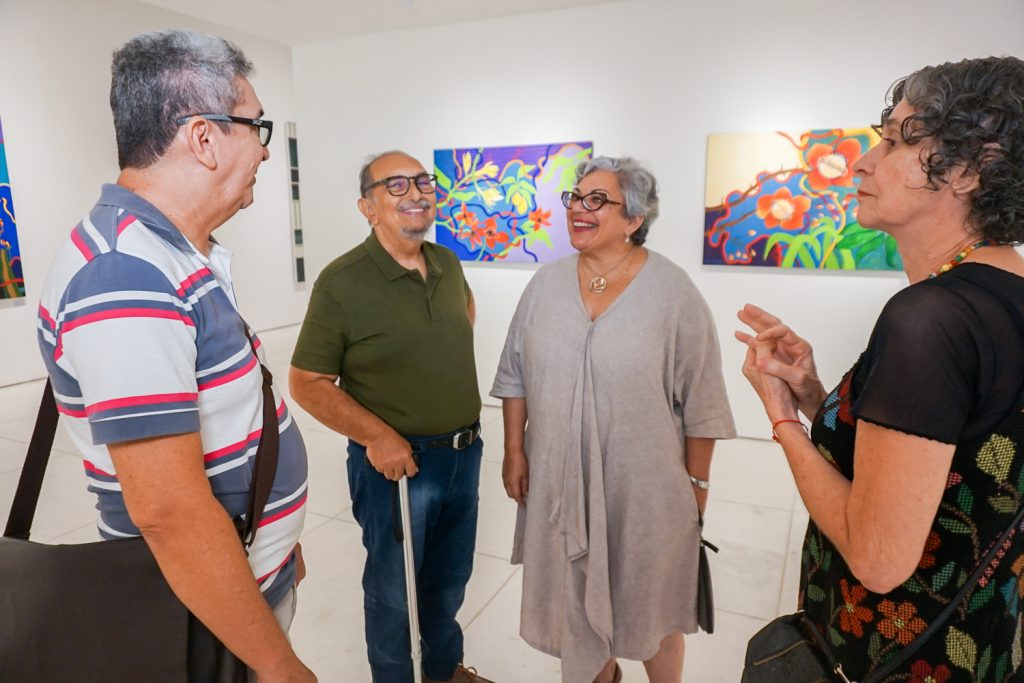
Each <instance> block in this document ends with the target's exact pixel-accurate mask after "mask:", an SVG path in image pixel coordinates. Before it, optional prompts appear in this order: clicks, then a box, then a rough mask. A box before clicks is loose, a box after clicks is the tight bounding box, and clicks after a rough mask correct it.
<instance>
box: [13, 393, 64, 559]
mask: <svg viewBox="0 0 1024 683" xmlns="http://www.w3.org/2000/svg"><path fill="white" fill-rule="evenodd" d="M57 417H58V416H57V401H56V399H54V397H53V387H52V386H50V380H46V386H45V387H44V388H43V398H42V400H41V401H40V403H39V414H38V415H37V416H36V426H35V429H33V430H32V441H30V442H29V446H28V454H27V455H26V456H25V465H24V466H23V467H22V468H21V478H20V479H19V480H18V490H17V491H16V492H15V494H14V501H13V502H12V503H11V516H10V517H8V518H7V528H6V529H5V530H4V536H5V537H7V538H20V539H22V540H26V541H27V540H28V537H29V533H30V532H31V531H32V519H33V518H34V517H35V515H36V503H38V502H39V491H40V490H41V489H42V488H43V475H44V474H46V464H47V463H48V462H49V461H50V449H51V448H52V447H53V437H54V435H55V434H56V433H57Z"/></svg>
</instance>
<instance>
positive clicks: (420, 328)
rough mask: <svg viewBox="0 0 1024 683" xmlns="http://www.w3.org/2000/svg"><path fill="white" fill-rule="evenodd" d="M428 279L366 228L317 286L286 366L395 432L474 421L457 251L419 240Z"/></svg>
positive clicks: (469, 334) (435, 430) (465, 295)
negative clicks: (343, 394) (331, 380)
mask: <svg viewBox="0 0 1024 683" xmlns="http://www.w3.org/2000/svg"><path fill="white" fill-rule="evenodd" d="M423 255H424V257H425V258H426V261H427V280H426V282H424V281H423V278H422V277H421V276H420V273H419V271H418V270H407V269H406V268H405V267H403V266H402V265H400V264H399V263H398V262H397V261H396V260H395V259H394V258H392V256H391V255H390V254H388V252H387V251H386V250H385V249H384V247H383V246H381V243H380V242H379V241H377V237H376V235H374V233H373V232H372V231H371V232H370V236H369V237H367V238H366V241H364V242H363V243H362V244H360V245H359V246H357V247H356V248H355V249H352V250H351V251H349V252H348V253H346V254H343V255H342V256H339V257H338V258H337V259H335V260H334V261H333V262H331V263H330V265H328V266H327V267H326V268H324V270H323V272H321V273H320V276H319V277H318V278H317V280H316V284H315V285H314V286H313V293H312V295H311V296H310V300H309V309H308V310H307V311H306V319H305V321H303V323H302V331H301V332H300V333H299V340H298V343H297V344H296V346H295V353H294V355H293V356H292V365H294V366H295V367H297V368H300V369H302V370H308V371H310V372H317V373H321V374H325V375H340V376H341V383H340V385H341V388H342V389H344V390H345V391H347V392H348V393H349V394H350V395H351V396H352V397H353V398H355V400H356V401H358V402H359V403H360V404H361V405H362V406H363V407H365V408H366V409H367V410H369V411H370V412H372V413H373V414H375V415H376V416H377V417H379V418H381V419H382V420H383V421H384V422H386V423H387V424H388V425H389V426H390V427H392V428H393V429H394V430H395V431H397V432H398V433H399V434H405V435H408V436H413V435H417V436H426V435H433V434H444V433H446V432H451V431H454V430H456V429H458V428H460V427H464V426H466V425H468V424H471V423H473V422H475V421H476V420H477V418H478V417H479V416H480V391H479V388H478V386H477V382H476V362H475V360H474V358H473V328H472V326H471V325H470V322H469V316H468V314H467V306H468V303H469V298H470V297H471V296H472V295H471V294H470V291H469V285H468V284H467V283H466V278H465V276H464V275H463V272H462V266H461V265H460V263H459V260H458V259H457V258H456V256H455V254H453V253H452V252H451V250H449V249H446V248H445V247H440V246H438V245H436V244H433V243H431V242H424V243H423Z"/></svg>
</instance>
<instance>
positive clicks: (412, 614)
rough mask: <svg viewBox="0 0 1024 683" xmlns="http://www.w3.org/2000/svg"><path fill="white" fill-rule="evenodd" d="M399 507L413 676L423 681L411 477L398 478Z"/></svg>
mask: <svg viewBox="0 0 1024 683" xmlns="http://www.w3.org/2000/svg"><path fill="white" fill-rule="evenodd" d="M398 507H399V510H400V513H401V517H402V550H403V552H404V555H405V596H406V602H407V603H408V606H409V642H410V643H411V644H412V653H411V654H412V678H413V681H414V682H415V683H421V682H422V680H423V672H422V670H421V668H420V664H421V662H422V659H423V655H422V653H421V652H420V614H419V609H418V604H419V603H418V601H417V599H416V556H415V554H414V550H413V547H412V519H411V518H410V514H409V477H405V476H403V477H402V478H401V479H399V480H398Z"/></svg>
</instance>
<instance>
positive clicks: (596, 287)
mask: <svg viewBox="0 0 1024 683" xmlns="http://www.w3.org/2000/svg"><path fill="white" fill-rule="evenodd" d="M607 286H608V281H607V280H605V279H604V278H603V277H602V276H600V275H598V276H597V277H595V278H594V279H593V280H591V281H590V291H591V292H594V293H595V294H600V293H601V292H603V291H604V290H605V287H607Z"/></svg>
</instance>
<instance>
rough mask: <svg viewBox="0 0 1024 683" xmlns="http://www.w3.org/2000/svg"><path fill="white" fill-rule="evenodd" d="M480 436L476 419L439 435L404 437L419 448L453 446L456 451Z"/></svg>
mask: <svg viewBox="0 0 1024 683" xmlns="http://www.w3.org/2000/svg"><path fill="white" fill-rule="evenodd" d="M479 438H480V421H479V420H477V421H476V422H474V423H473V424H471V425H469V426H468V427H462V428H461V429H456V430H455V431H454V432H449V433H448V434H442V435H440V436H406V437H405V439H406V440H407V441H408V442H409V443H412V444H415V445H417V446H419V447H420V448H454V449H455V450H457V451H461V450H465V449H466V448H469V447H470V446H472V445H473V442H474V441H476V440H477V439H479Z"/></svg>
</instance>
